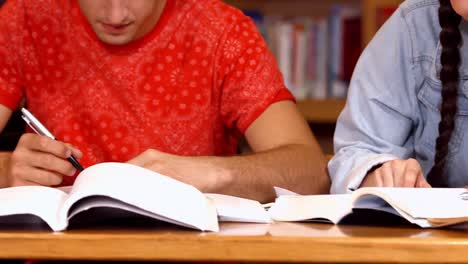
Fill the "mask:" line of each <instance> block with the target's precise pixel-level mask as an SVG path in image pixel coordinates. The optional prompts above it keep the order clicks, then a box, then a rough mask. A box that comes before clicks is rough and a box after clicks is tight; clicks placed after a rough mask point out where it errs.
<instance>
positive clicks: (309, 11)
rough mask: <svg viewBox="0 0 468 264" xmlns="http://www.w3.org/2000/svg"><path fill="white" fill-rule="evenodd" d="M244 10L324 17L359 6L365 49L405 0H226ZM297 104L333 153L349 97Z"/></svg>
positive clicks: (361, 41) (362, 45)
mask: <svg viewBox="0 0 468 264" xmlns="http://www.w3.org/2000/svg"><path fill="white" fill-rule="evenodd" d="M224 2H226V3H228V4H230V5H232V6H235V7H237V8H239V9H242V10H255V11H258V12H260V13H261V14H264V15H272V16H282V17H285V18H289V17H291V18H294V17H311V18H320V17H323V16H326V15H327V14H328V13H329V12H330V8H331V6H332V5H335V4H342V5H347V6H351V7H357V8H359V9H360V10H361V14H362V25H361V27H362V28H361V32H362V34H361V39H356V41H359V42H360V44H361V47H362V48H364V47H365V46H366V45H367V43H369V41H370V40H371V39H372V37H373V35H374V34H375V33H376V32H377V30H378V28H379V27H380V26H381V25H382V24H383V23H384V22H385V19H386V18H387V17H388V16H390V15H391V13H392V12H393V11H394V10H395V9H396V7H398V5H399V4H400V3H401V2H403V0H295V1H290V0H225V1H224ZM297 106H298V108H299V110H300V111H301V113H302V114H303V115H304V117H305V118H306V120H307V121H308V122H309V125H310V127H311V129H312V130H313V132H314V134H315V136H316V137H317V139H318V141H319V143H320V145H321V146H322V149H323V151H324V152H325V153H333V143H332V138H333V133H334V130H335V123H336V120H337V118H338V116H339V114H340V112H341V110H342V109H343V107H344V106H345V99H324V100H319V99H304V100H298V101H297Z"/></svg>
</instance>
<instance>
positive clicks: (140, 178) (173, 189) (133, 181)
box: [61, 163, 219, 231]
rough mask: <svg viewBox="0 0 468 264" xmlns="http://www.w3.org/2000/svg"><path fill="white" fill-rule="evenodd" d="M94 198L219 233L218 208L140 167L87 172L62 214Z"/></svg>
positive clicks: (102, 167) (105, 166)
mask: <svg viewBox="0 0 468 264" xmlns="http://www.w3.org/2000/svg"><path fill="white" fill-rule="evenodd" d="M91 196H108V197H111V198H114V199H115V200H119V201H122V202H124V203H126V204H128V205H132V206H135V207H137V208H139V209H142V210H145V211H147V212H150V213H152V214H156V215H158V216H160V217H161V218H167V219H172V220H173V221H175V222H180V223H184V224H185V225H187V226H195V227H196V228H198V229H200V230H209V231H218V230H219V227H218V221H217V214H216V208H215V206H214V205H213V204H212V203H211V202H210V201H209V200H208V199H207V198H206V197H205V196H204V195H203V194H202V193H201V192H200V191H198V190H197V189H196V188H194V187H193V186H190V185H188V184H185V183H182V182H179V181H177V180H174V179H172V178H170V177H167V176H164V175H161V174H158V173H156V172H153V171H150V170H147V169H144V168H141V167H138V166H134V165H130V164H125V163H101V164H97V165H94V166H91V167H89V168H87V169H86V170H84V171H83V172H82V173H80V175H79V176H78V178H77V179H76V181H75V184H74V186H73V188H72V191H71V193H70V198H69V199H68V200H67V201H66V202H65V204H64V207H63V208H62V209H61V210H62V214H65V216H66V215H68V214H69V213H72V212H69V209H70V208H71V207H72V206H73V204H74V203H76V202H77V201H79V200H80V199H83V198H86V197H91ZM87 207H89V205H87ZM122 208H123V209H126V210H129V207H128V206H126V205H125V206H122Z"/></svg>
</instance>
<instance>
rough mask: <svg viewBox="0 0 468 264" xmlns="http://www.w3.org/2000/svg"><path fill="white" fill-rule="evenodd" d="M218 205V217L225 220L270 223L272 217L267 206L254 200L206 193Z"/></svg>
mask: <svg viewBox="0 0 468 264" xmlns="http://www.w3.org/2000/svg"><path fill="white" fill-rule="evenodd" d="M205 195H206V196H207V197H208V198H209V199H211V200H212V201H213V203H214V205H215V206H216V211H217V213H218V219H219V220H220V221H225V222H249V223H270V222H271V218H270V215H269V214H268V213H267V211H266V210H265V208H263V206H262V205H261V204H260V203H259V202H258V201H254V200H249V199H244V198H240V197H235V196H229V195H223V194H214V193H208V194H205Z"/></svg>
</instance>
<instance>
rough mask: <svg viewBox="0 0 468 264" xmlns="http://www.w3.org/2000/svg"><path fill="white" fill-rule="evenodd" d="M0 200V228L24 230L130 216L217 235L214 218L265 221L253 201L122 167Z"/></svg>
mask: <svg viewBox="0 0 468 264" xmlns="http://www.w3.org/2000/svg"><path fill="white" fill-rule="evenodd" d="M0 201H1V202H0V228H1V227H2V226H7V225H8V224H21V225H24V226H27V225H28V224H30V223H37V222H38V218H39V219H41V220H42V221H44V222H45V223H46V224H47V225H48V226H49V227H50V228H51V229H52V230H54V231H61V230H65V229H67V228H68V225H69V223H70V222H71V221H73V220H74V219H75V218H77V219H80V217H81V219H84V220H85V221H83V222H93V221H95V222H96V223H99V222H100V221H99V220H100V219H102V221H105V222H109V223H111V222H112V221H113V220H119V219H123V218H125V217H126V216H135V215H136V216H141V217H142V218H145V219H155V220H158V221H163V222H168V223H172V224H175V225H180V226H184V227H188V228H193V229H199V230H203V231H218V230H219V226H218V220H219V221H238V222H259V223H267V222H269V221H270V217H269V215H268V213H267V212H266V210H265V209H264V208H263V206H262V205H261V204H260V203H259V202H257V201H253V200H248V199H243V198H239V197H234V196H228V195H221V194H204V193H201V192H200V191H199V190H198V189H196V188H195V187H193V186H191V185H188V184H185V183H182V182H180V181H177V180H175V179H172V178H170V177H167V176H164V175H161V174H159V173H156V172H153V171H151V170H147V169H144V168H142V167H138V166H134V165H130V164H126V163H100V164H97V165H94V166H91V167H89V168H87V169H85V170H84V171H82V172H81V173H80V174H79V175H78V177H77V179H76V181H75V183H74V184H73V186H69V187H65V188H52V187H44V186H21V187H10V188H4V189H0ZM100 209H102V210H100ZM78 216H80V217H78ZM87 218H90V219H87ZM90 220H93V221H90ZM102 221H101V222H102ZM72 227H73V226H72Z"/></svg>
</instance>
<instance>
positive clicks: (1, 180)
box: [0, 152, 11, 188]
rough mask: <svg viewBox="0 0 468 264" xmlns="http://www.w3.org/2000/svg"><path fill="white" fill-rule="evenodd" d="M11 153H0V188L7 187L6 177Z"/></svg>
mask: <svg viewBox="0 0 468 264" xmlns="http://www.w3.org/2000/svg"><path fill="white" fill-rule="evenodd" d="M10 159H11V152H0V188H5V187H8V184H7V181H8V180H7V176H8V168H9V167H10Z"/></svg>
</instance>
